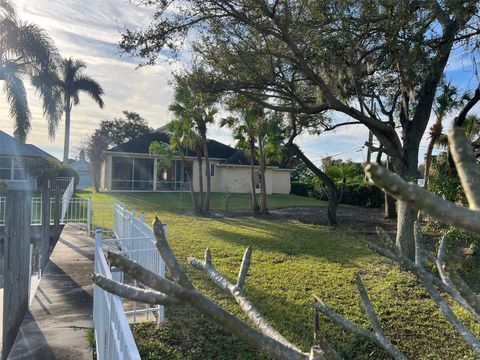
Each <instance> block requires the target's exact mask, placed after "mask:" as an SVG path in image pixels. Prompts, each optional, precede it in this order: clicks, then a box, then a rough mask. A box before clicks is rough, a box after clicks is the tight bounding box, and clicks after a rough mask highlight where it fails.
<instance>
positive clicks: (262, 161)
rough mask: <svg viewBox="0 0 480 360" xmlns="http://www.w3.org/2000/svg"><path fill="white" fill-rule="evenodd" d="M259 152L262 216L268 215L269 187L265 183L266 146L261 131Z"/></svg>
mask: <svg viewBox="0 0 480 360" xmlns="http://www.w3.org/2000/svg"><path fill="white" fill-rule="evenodd" d="M258 135H259V136H258V152H259V162H260V212H261V213H262V214H266V213H267V212H268V209H267V186H266V183H265V169H266V164H265V151H264V144H263V134H262V132H261V130H259V134H258Z"/></svg>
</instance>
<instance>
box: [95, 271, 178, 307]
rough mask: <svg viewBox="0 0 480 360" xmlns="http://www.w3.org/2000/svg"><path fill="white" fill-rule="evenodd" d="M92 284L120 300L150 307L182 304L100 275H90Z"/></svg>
mask: <svg viewBox="0 0 480 360" xmlns="http://www.w3.org/2000/svg"><path fill="white" fill-rule="evenodd" d="M92 280H93V282H94V283H95V284H96V285H98V286H100V287H101V288H102V289H104V290H105V291H108V292H109V293H112V294H115V295H118V296H120V297H122V298H125V299H129V300H132V301H138V302H141V303H144V304H151V305H178V304H182V302H181V301H180V300H178V299H176V298H174V297H171V296H167V295H165V294H162V293H160V292H158V291H153V290H145V289H141V288H138V287H135V286H130V285H127V284H123V283H121V282H118V281H115V280H112V279H107V278H106V277H104V276H102V275H100V274H93V275H92Z"/></svg>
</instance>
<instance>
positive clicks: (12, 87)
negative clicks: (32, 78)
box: [3, 73, 31, 142]
mask: <svg viewBox="0 0 480 360" xmlns="http://www.w3.org/2000/svg"><path fill="white" fill-rule="evenodd" d="M4 76H5V78H4V79H3V80H4V85H3V88H4V91H5V93H6V94H7V100H8V102H9V104H10V116H11V117H12V119H13V121H14V135H15V138H16V139H18V140H19V141H21V142H25V140H26V139H27V134H28V132H29V131H30V127H31V125H30V118H31V114H30V110H29V108H28V100H27V92H26V90H25V86H24V84H23V79H22V77H21V76H19V75H18V74H16V73H10V74H8V75H7V74H4Z"/></svg>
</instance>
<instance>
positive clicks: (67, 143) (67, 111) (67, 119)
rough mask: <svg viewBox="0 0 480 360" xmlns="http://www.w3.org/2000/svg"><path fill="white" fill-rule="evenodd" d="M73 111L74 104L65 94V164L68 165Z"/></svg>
mask: <svg viewBox="0 0 480 360" xmlns="http://www.w3.org/2000/svg"><path fill="white" fill-rule="evenodd" d="M71 111H72V105H71V103H70V97H69V96H65V139H64V143H63V165H64V166H66V165H68V155H69V152H70V113H71Z"/></svg>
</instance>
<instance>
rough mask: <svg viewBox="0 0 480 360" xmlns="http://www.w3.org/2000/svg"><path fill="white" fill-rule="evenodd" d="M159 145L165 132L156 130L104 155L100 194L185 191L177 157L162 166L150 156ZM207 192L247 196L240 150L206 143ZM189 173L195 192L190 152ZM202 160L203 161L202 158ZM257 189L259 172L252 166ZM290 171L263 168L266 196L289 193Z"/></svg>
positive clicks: (245, 167)
mask: <svg viewBox="0 0 480 360" xmlns="http://www.w3.org/2000/svg"><path fill="white" fill-rule="evenodd" d="M154 141H159V142H161V143H164V144H169V142H170V137H169V135H168V133H167V132H166V130H165V128H160V129H157V130H155V131H153V132H151V133H148V134H145V135H143V136H140V137H138V138H137V139H134V140H132V141H129V142H127V143H125V144H122V145H120V146H117V147H114V148H112V149H109V150H108V151H105V153H104V155H105V157H104V158H105V160H104V161H103V163H102V170H101V172H102V173H101V187H102V190H104V191H188V190H189V184H188V181H187V174H186V171H185V169H184V164H183V162H182V159H181V157H180V156H178V157H174V158H173V163H172V164H171V165H170V166H166V164H165V163H164V161H162V159H163V157H162V155H157V154H150V153H149V146H150V144H151V143H152V142H154ZM208 153H209V159H210V169H209V171H210V175H211V191H212V192H230V193H248V192H250V188H251V180H250V165H249V160H248V159H246V158H245V156H244V154H243V150H238V149H234V148H232V147H230V146H228V145H225V144H222V143H220V142H218V141H215V140H208ZM185 158H186V160H187V165H186V166H188V167H189V168H190V169H191V171H192V180H193V187H194V189H195V191H198V190H199V188H200V186H199V181H198V172H199V164H198V161H197V159H196V154H195V152H194V151H190V150H189V151H187V153H186V154H185ZM202 159H203V158H202ZM202 169H203V171H202V172H203V184H204V188H206V178H207V176H206V174H207V173H206V171H207V170H206V169H205V161H202ZM256 170H257V172H256V178H257V185H256V186H257V188H258V186H259V172H258V166H256ZM291 171H292V169H288V168H284V167H281V166H277V165H273V164H272V165H269V166H267V170H266V174H265V181H266V185H267V193H268V194H288V193H290V173H291Z"/></svg>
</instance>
